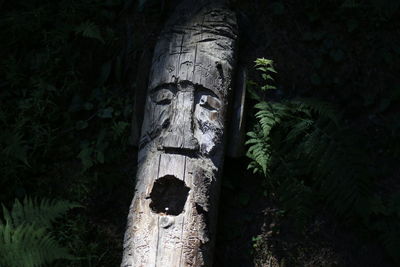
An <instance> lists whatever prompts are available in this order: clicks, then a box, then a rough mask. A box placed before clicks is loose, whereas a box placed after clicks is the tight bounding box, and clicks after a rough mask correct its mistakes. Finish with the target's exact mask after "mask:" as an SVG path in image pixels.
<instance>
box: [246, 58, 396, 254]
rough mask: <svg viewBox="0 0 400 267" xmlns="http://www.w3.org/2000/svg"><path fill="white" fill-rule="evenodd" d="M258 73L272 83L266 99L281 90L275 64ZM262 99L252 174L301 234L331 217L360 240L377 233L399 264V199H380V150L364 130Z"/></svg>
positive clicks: (303, 104)
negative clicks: (320, 217)
mask: <svg viewBox="0 0 400 267" xmlns="http://www.w3.org/2000/svg"><path fill="white" fill-rule="evenodd" d="M256 67H257V69H258V70H260V71H261V72H262V77H263V80H264V81H265V82H266V85H263V86H258V87H259V88H260V89H261V91H268V90H275V87H274V86H273V85H271V84H269V83H270V82H271V81H273V78H272V77H271V73H273V72H275V70H274V69H273V62H272V61H270V60H266V59H258V60H256ZM253 85H255V83H253ZM254 92H255V90H254V89H253V93H254ZM258 99H259V100H258V103H257V104H256V105H255V109H256V110H257V112H256V113H255V118H256V119H257V123H256V125H255V127H254V129H253V130H252V131H250V132H249V133H248V134H247V135H248V137H249V138H248V140H247V144H248V145H249V149H248V152H247V156H248V157H249V158H250V159H251V162H250V164H249V168H250V169H252V170H253V171H254V172H256V173H260V174H262V175H264V176H265V177H266V191H267V192H270V193H272V194H270V195H271V196H274V197H275V198H276V200H277V201H278V202H279V203H280V204H281V205H282V207H283V209H284V210H285V211H286V214H287V216H288V217H290V218H292V219H293V221H294V222H295V225H297V226H298V229H300V230H301V229H303V228H304V227H305V226H306V225H307V222H309V221H310V219H311V218H313V217H314V216H315V215H317V214H321V213H324V212H326V211H327V212H328V213H326V214H329V216H332V215H334V218H335V219H336V220H337V221H338V222H345V223H346V225H348V226H349V227H355V229H356V232H359V233H360V234H361V233H362V231H365V230H366V231H372V232H376V233H377V234H378V236H380V237H381V240H382V242H383V244H384V245H385V247H386V249H387V252H388V254H389V255H391V256H392V258H393V259H396V257H397V256H396V255H395V253H393V251H398V249H399V248H400V242H399V241H400V235H399V234H398V233H397V232H398V231H397V232H396V231H391V233H393V235H389V234H388V229H394V228H396V227H398V226H399V224H398V220H399V219H400V217H399V214H398V213H396V211H397V210H399V204H398V203H397V204H394V203H395V202H393V201H395V200H394V199H397V198H396V197H395V196H396V195H393V196H390V195H389V196H387V195H381V194H379V193H378V190H379V186H378V184H377V183H376V177H378V175H379V174H380V173H379V170H377V169H376V168H375V167H374V166H373V165H372V164H371V162H374V160H376V159H375V157H376V156H377V155H376V148H375V150H374V147H378V146H379V143H376V141H372V140H375V139H371V138H370V136H369V135H367V134H365V132H363V129H362V128H361V129H354V128H353V127H351V125H348V124H346V123H345V122H343V121H344V119H343V118H342V115H341V114H340V112H339V111H337V110H336V109H335V108H334V107H333V106H332V105H330V104H329V103H326V102H324V101H320V100H316V99H312V98H294V99H280V100H278V101H276V100H275V101H272V100H270V99H269V100H267V101H265V100H262V99H261V97H258ZM388 151H389V150H388ZM390 153H392V152H390ZM390 153H388V154H390ZM378 214H379V215H378ZM395 214H397V215H395ZM394 218H397V219H396V220H397V222H396V221H395V220H393V219H394ZM383 225H386V226H385V227H382V226H383ZM363 229H364V230H363Z"/></svg>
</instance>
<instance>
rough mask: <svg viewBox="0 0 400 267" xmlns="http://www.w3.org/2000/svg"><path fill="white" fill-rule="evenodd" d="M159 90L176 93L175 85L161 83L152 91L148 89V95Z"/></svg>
mask: <svg viewBox="0 0 400 267" xmlns="http://www.w3.org/2000/svg"><path fill="white" fill-rule="evenodd" d="M160 90H170V91H171V92H172V93H174V94H175V93H176V84H175V83H163V84H160V85H158V86H156V87H154V88H153V89H150V91H149V94H153V93H155V92H158V91H160Z"/></svg>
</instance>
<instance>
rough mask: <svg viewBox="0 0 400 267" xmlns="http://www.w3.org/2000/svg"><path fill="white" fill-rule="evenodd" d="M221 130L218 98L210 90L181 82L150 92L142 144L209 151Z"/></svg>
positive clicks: (171, 148)
mask: <svg viewBox="0 0 400 267" xmlns="http://www.w3.org/2000/svg"><path fill="white" fill-rule="evenodd" d="M221 133H222V119H221V100H220V98H219V97H218V96H217V95H216V94H215V93H214V92H213V91H211V90H209V89H206V88H202V87H197V86H194V85H193V84H192V83H190V82H180V83H177V84H165V85H162V86H158V87H156V88H155V89H153V90H152V91H151V92H150V94H149V99H148V102H147V118H146V119H145V124H144V125H143V131H142V140H141V147H143V146H145V145H146V144H147V143H149V142H150V141H152V140H154V141H155V142H156V144H157V147H158V149H160V150H165V151H166V152H171V153H180V154H181V153H188V152H200V153H201V154H210V153H211V152H212V151H213V149H214V147H215V144H216V143H218V139H219V138H220V136H221Z"/></svg>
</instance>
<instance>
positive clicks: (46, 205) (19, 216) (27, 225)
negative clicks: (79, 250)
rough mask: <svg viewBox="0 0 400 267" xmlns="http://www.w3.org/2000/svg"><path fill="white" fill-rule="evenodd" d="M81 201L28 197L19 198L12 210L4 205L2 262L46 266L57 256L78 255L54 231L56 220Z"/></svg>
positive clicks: (0, 229)
mask: <svg viewBox="0 0 400 267" xmlns="http://www.w3.org/2000/svg"><path fill="white" fill-rule="evenodd" d="M75 207H79V205H77V204H75V203H72V202H69V201H61V200H59V201H56V200H46V199H43V200H41V201H40V202H39V201H38V200H37V199H34V200H32V199H31V198H28V197H26V198H25V199H24V201H23V203H21V202H19V200H18V199H16V200H15V202H14V205H13V207H12V209H11V211H8V210H7V209H6V208H5V207H4V206H3V214H4V222H3V221H1V220H0V265H1V266H9V267H14V266H15V267H35V266H44V265H45V264H48V263H51V262H53V261H54V260H57V259H70V260H71V259H74V257H72V256H71V255H70V254H69V252H68V250H67V249H66V248H65V247H63V246H62V245H60V244H59V242H58V241H57V240H56V239H55V238H54V236H53V235H52V232H51V230H52V223H53V222H54V221H55V219H57V218H58V217H60V216H62V215H64V214H65V213H66V212H67V211H68V210H69V209H71V208H75Z"/></svg>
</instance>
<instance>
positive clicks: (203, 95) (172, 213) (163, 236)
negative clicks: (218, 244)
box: [121, 0, 237, 267]
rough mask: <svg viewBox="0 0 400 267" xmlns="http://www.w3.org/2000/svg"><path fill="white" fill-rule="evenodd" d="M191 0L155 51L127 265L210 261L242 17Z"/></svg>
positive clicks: (163, 265)
mask: <svg viewBox="0 0 400 267" xmlns="http://www.w3.org/2000/svg"><path fill="white" fill-rule="evenodd" d="M222 2H223V1H215V0H214V1H205V0H184V1H183V3H182V4H181V5H179V6H178V7H177V9H176V10H175V13H174V14H173V16H172V17H171V19H170V20H169V21H168V22H167V25H166V27H165V29H164V31H163V32H162V34H161V36H160V39H159V41H158V43H157V45H156V48H155V52H154V55H153V62H152V67H151V71H150V78H149V86H148V92H147V100H146V107H145V117H144V122H143V126H142V134H141V138H140V144H139V157H138V158H139V159H138V160H139V162H138V164H139V168H138V173H137V184H136V188H135V196H134V198H133V201H132V204H131V206H130V210H129V215H128V223H127V229H126V233H125V239H124V252H123V260H122V264H121V266H122V267H128V266H159V267H169V266H179V267H181V266H182V267H183V266H211V265H212V250H213V244H214V242H213V239H214V235H215V226H216V219H217V207H218V194H219V187H220V175H221V171H222V165H223V156H224V143H225V137H226V136H225V133H224V130H225V125H226V120H227V110H228V108H227V107H228V99H229V95H230V93H231V91H232V90H231V86H232V77H233V72H234V67H235V64H236V60H235V50H236V40H237V25H236V17H235V15H234V13H233V12H231V11H230V10H229V9H228V8H227V7H226V6H225V5H224V3H222Z"/></svg>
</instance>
